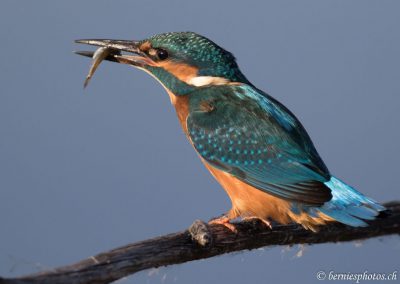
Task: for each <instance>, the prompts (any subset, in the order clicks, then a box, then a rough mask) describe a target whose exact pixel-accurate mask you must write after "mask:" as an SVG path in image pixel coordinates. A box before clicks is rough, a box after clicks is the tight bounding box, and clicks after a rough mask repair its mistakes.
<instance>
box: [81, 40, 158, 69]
mask: <svg viewBox="0 0 400 284" xmlns="http://www.w3.org/2000/svg"><path fill="white" fill-rule="evenodd" d="M75 42H76V43H82V44H88V45H94V46H99V47H102V48H104V49H103V50H106V51H107V52H106V53H105V54H104V55H103V58H102V59H104V60H108V61H113V62H118V63H122V64H129V65H133V66H135V67H139V68H143V67H145V66H147V65H153V63H154V62H153V61H152V60H151V59H150V58H149V57H148V56H147V54H146V53H144V52H143V51H141V50H140V48H139V47H140V46H139V42H138V41H131V40H114V39H79V40H75ZM122 52H125V53H128V54H122ZM75 53H76V54H79V55H83V56H87V57H91V58H94V57H95V56H96V55H95V52H94V51H75ZM129 53H130V54H129ZM132 53H133V54H134V55H132Z"/></svg>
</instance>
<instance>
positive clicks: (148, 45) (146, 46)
mask: <svg viewBox="0 0 400 284" xmlns="http://www.w3.org/2000/svg"><path fill="white" fill-rule="evenodd" d="M150 48H151V43H150V42H149V41H145V42H144V43H142V44H141V45H140V47H139V49H140V50H141V51H143V52H146V51H148V50H149V49H150Z"/></svg>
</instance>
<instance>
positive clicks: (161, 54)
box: [157, 48, 168, 60]
mask: <svg viewBox="0 0 400 284" xmlns="http://www.w3.org/2000/svg"><path fill="white" fill-rule="evenodd" d="M157 57H158V59H160V60H165V59H167V58H168V52H167V51H166V50H165V49H161V48H159V49H157Z"/></svg>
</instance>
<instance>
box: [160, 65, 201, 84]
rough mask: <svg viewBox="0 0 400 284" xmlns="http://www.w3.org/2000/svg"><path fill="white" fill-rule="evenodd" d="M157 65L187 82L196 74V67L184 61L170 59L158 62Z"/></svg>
mask: <svg viewBox="0 0 400 284" xmlns="http://www.w3.org/2000/svg"><path fill="white" fill-rule="evenodd" d="M157 65H158V66H159V67H162V68H164V69H165V70H166V71H168V72H169V73H171V74H173V75H174V76H175V77H176V78H178V79H179V80H181V81H183V82H186V83H188V82H189V80H190V79H192V78H193V77H196V76H197V72H198V71H199V69H198V68H196V67H194V66H190V65H188V64H184V63H175V62H171V61H169V62H168V61H166V62H159V63H158V64H157Z"/></svg>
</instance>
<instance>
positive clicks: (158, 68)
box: [76, 32, 385, 231]
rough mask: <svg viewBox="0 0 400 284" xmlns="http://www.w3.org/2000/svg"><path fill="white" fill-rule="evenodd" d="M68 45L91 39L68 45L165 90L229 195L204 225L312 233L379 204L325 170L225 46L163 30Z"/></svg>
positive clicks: (357, 223)
mask: <svg viewBox="0 0 400 284" xmlns="http://www.w3.org/2000/svg"><path fill="white" fill-rule="evenodd" d="M76 43H81V44H88V45H93V46H98V47H99V50H100V52H99V51H97V52H96V53H95V52H91V51H79V52H77V53H78V54H80V55H84V56H88V57H93V58H94V60H95V61H96V62H94V63H93V66H94V67H95V68H96V67H97V66H98V64H99V62H101V60H103V59H104V60H108V61H113V62H118V63H122V64H128V65H131V66H133V67H135V68H138V69H141V70H143V71H145V72H147V73H148V74H150V75H151V76H152V77H154V78H155V79H156V80H157V81H158V82H159V83H161V85H162V86H163V87H164V88H165V90H166V92H167V93H168V95H169V98H170V100H171V103H172V105H173V106H174V107H175V110H176V113H177V117H178V120H179V123H180V125H181V127H182V129H183V131H184V133H185V135H186V137H187V138H188V140H189V142H190V144H191V145H192V146H193V148H194V149H195V151H196V152H197V154H198V156H199V157H200V159H201V161H202V162H203V164H204V165H205V167H206V168H207V169H208V170H209V171H210V173H211V174H212V176H214V178H215V179H216V180H217V181H218V182H219V183H220V184H221V186H222V187H223V188H224V189H225V191H226V193H227V194H228V196H229V198H230V200H231V203H232V208H231V209H230V210H229V211H228V212H227V213H225V214H223V215H222V216H220V217H218V218H215V219H212V220H211V221H210V222H211V223H218V224H223V225H225V226H226V227H228V228H230V229H231V230H233V231H234V230H235V228H234V223H233V222H232V221H233V220H236V219H237V218H242V219H252V218H257V219H260V220H261V221H263V222H264V223H266V224H268V225H270V224H271V222H277V223H280V224H288V223H292V222H294V223H298V224H300V225H302V226H303V227H304V228H305V229H310V230H313V231H316V230H318V227H319V226H322V225H325V224H327V223H329V222H332V221H337V222H340V223H343V224H346V225H349V226H353V227H363V226H367V225H368V224H367V221H369V220H374V219H375V218H377V216H378V215H379V214H380V212H382V211H384V210H385V207H383V206H382V205H380V204H379V203H377V202H376V201H374V200H373V199H371V198H369V197H367V196H365V195H363V194H362V193H360V192H358V191H357V190H356V189H354V188H353V187H351V186H349V185H348V184H346V183H345V182H343V181H341V180H340V179H338V178H336V177H334V176H333V175H331V173H330V172H329V170H328V168H327V166H326V165H325V163H324V162H323V161H322V159H321V157H320V156H319V154H318V152H317V150H316V148H315V146H314V144H313V142H312V141H311V138H310V136H309V135H308V134H307V132H306V130H305V128H304V127H303V126H302V124H301V123H300V121H299V120H298V119H297V118H296V117H295V115H294V114H293V113H292V112H291V111H290V110H288V109H287V108H286V107H285V106H284V105H282V104H281V103H280V102H278V101H277V100H276V99H274V98H273V97H271V96H270V95H269V94H267V93H265V92H263V91H262V90H260V89H259V88H257V87H256V86H255V85H253V84H252V83H251V82H250V81H249V80H248V79H247V78H246V77H245V75H244V74H243V73H242V72H241V70H240V69H239V66H238V64H237V62H236V59H235V57H234V56H233V54H232V53H230V52H228V51H226V50H225V49H223V48H222V47H220V46H219V45H217V44H216V43H214V42H213V41H211V40H210V39H208V38H206V37H204V36H202V35H199V34H197V33H194V32H169V33H162V34H157V35H154V36H152V37H150V38H148V39H144V40H140V41H134V40H110V39H83V40H77V41H76ZM92 69H93V68H92ZM92 69H91V71H90V73H91V74H90V77H91V75H93V72H94V70H92ZM88 79H90V78H89V76H88V78H87V81H88ZM87 81H86V82H85V84H87Z"/></svg>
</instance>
